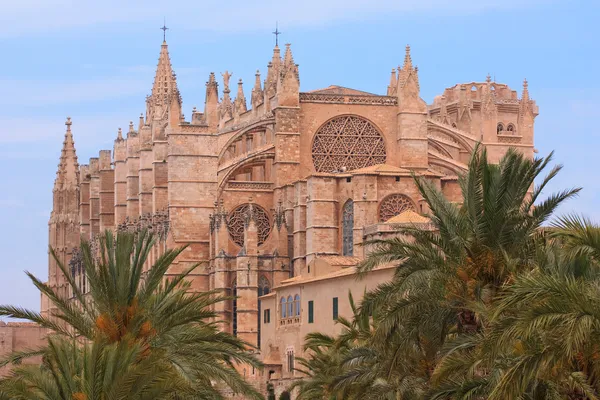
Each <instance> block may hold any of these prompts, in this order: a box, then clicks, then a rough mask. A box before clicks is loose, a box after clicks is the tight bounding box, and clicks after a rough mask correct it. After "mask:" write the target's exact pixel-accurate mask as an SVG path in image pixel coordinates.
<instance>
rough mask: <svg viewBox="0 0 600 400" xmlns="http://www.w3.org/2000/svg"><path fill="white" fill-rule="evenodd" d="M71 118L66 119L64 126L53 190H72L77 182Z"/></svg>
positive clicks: (77, 172) (77, 166)
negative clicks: (63, 138)
mask: <svg viewBox="0 0 600 400" xmlns="http://www.w3.org/2000/svg"><path fill="white" fill-rule="evenodd" d="M71 124H72V122H71V117H67V121H66V122H65V125H66V126H67V131H66V132H65V140H64V141H63V148H62V151H61V155H60V163H59V164H58V171H57V172H56V180H55V181H54V190H61V189H68V188H74V187H76V186H77V185H78V181H79V163H78V162H77V153H76V151H75V142H74V141H73V134H72V133H71Z"/></svg>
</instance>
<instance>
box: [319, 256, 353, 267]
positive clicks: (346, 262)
mask: <svg viewBox="0 0 600 400" xmlns="http://www.w3.org/2000/svg"><path fill="white" fill-rule="evenodd" d="M318 258H320V259H321V260H323V261H325V262H327V263H328V264H329V265H331V266H340V267H353V266H355V265H357V264H358V263H359V262H360V258H358V257H351V256H321V257H318Z"/></svg>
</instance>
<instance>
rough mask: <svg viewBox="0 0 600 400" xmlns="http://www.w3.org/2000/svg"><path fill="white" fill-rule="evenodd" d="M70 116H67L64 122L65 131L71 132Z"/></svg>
mask: <svg viewBox="0 0 600 400" xmlns="http://www.w3.org/2000/svg"><path fill="white" fill-rule="evenodd" d="M71 124H72V122H71V117H67V121H66V122H65V125H66V126H67V132H71Z"/></svg>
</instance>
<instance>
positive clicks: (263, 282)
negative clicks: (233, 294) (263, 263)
mask: <svg viewBox="0 0 600 400" xmlns="http://www.w3.org/2000/svg"><path fill="white" fill-rule="evenodd" d="M270 291H271V285H270V284H269V280H268V279H267V278H265V277H264V276H261V277H260V279H259V280H258V297H259V299H258V315H259V318H258V321H257V322H258V332H257V333H258V348H259V349H260V333H261V329H260V325H261V324H260V310H261V300H260V296H264V295H265V294H269V292H270ZM265 323H266V321H265Z"/></svg>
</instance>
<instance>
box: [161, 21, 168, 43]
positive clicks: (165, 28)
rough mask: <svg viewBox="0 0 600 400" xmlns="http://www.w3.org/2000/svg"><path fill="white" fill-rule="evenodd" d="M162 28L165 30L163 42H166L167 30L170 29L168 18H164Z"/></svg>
mask: <svg viewBox="0 0 600 400" xmlns="http://www.w3.org/2000/svg"><path fill="white" fill-rule="evenodd" d="M160 29H161V30H162V31H163V42H166V41H167V30H168V29H169V28H167V19H166V18H165V19H164V22H163V26H162V28H160Z"/></svg>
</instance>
